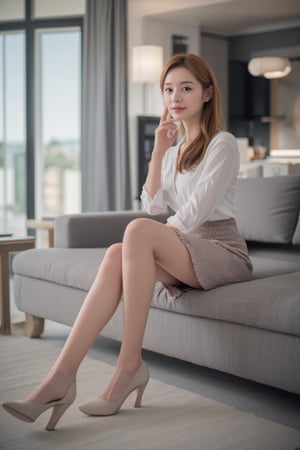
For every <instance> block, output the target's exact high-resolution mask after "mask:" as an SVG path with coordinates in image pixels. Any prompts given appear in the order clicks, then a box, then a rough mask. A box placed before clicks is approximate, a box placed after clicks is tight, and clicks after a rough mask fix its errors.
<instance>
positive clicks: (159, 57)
mask: <svg viewBox="0 0 300 450" xmlns="http://www.w3.org/2000/svg"><path fill="white" fill-rule="evenodd" d="M162 68H163V48H162V47H161V46H160V45H138V46H136V47H133V49H132V81H133V82H134V83H141V84H143V113H144V114H145V113H146V114H147V98H146V97H147V95H146V86H147V85H148V84H149V83H156V82H158V81H159V79H160V75H161V71H162Z"/></svg>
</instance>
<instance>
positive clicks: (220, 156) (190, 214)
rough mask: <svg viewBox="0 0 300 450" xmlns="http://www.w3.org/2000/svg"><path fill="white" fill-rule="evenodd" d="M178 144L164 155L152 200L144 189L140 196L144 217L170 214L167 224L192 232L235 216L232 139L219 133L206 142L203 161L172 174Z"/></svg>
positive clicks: (237, 161) (236, 164) (234, 145)
mask: <svg viewBox="0 0 300 450" xmlns="http://www.w3.org/2000/svg"><path fill="white" fill-rule="evenodd" d="M179 148H180V143H178V144H177V145H176V146H173V147H170V148H169V149H168V150H167V152H166V153H165V155H164V158H163V162H162V170H161V186H160V188H159V189H158V191H157V192H156V194H155V195H154V197H153V198H152V197H151V196H150V195H149V194H148V192H147V190H146V188H145V187H143V191H142V194H141V200H142V203H143V206H144V208H145V210H146V211H147V213H148V214H151V215H155V214H159V213H161V212H165V211H166V207H167V206H169V207H170V208H171V209H172V210H173V211H174V212H175V214H174V215H171V216H170V217H169V218H168V220H167V222H168V223H169V224H170V225H172V226H174V227H176V228H178V229H179V230H180V231H182V232H183V233H190V232H193V231H195V230H196V229H197V228H198V227H199V226H200V225H202V224H203V223H204V222H206V221H212V220H222V219H229V218H234V217H235V202H234V198H235V187H236V181H237V176H238V172H239V166H240V157H239V150H238V146H237V142H236V139H235V138H234V136H233V135H232V134H230V133H228V132H225V131H220V132H219V133H217V134H216V135H215V136H214V137H213V139H212V140H211V142H210V143H209V145H208V147H207V150H206V152H205V155H204V158H203V159H202V161H201V162H200V163H199V164H198V166H197V167H195V168H194V169H192V170H189V171H187V172H184V173H180V172H177V171H176V162H177V154H178V151H179Z"/></svg>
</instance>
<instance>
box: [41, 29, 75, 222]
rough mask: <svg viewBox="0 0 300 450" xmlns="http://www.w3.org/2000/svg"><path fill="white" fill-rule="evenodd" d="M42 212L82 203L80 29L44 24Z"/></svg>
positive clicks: (56, 211) (68, 209) (46, 214)
mask: <svg viewBox="0 0 300 450" xmlns="http://www.w3.org/2000/svg"><path fill="white" fill-rule="evenodd" d="M37 40H38V46H37V48H38V49H39V51H38V58H37V59H38V64H37V73H38V74H40V78H39V80H38V82H37V86H38V92H37V98H39V100H40V101H39V107H38V109H37V117H36V125H37V128H38V129H39V132H38V133H37V137H38V136H39V138H38V142H37V145H36V156H37V161H39V164H38V170H37V177H38V179H40V180H41V183H37V185H38V186H39V188H40V191H39V194H38V197H39V198H38V202H37V215H38V216H41V217H55V216H58V215H60V214H65V213H74V212H75V213H76V212H79V211H80V209H81V202H80V198H81V196H80V192H81V188H80V185H81V177H80V139H81V136H80V122H81V114H80V107H81V95H80V91H81V43H80V42H81V33H80V30H78V29H77V30H76V29H69V30H64V29H61V30H59V29H52V30H49V31H48V30H42V31H41V30H39V31H38V32H37Z"/></svg>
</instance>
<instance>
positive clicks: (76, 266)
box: [13, 248, 106, 291]
mask: <svg viewBox="0 0 300 450" xmlns="http://www.w3.org/2000/svg"><path fill="white" fill-rule="evenodd" d="M105 251H106V249H103V248H95V249H94V248H89V249H86V248H72V249H59V248H49V249H47V248H43V249H33V250H26V251H24V252H20V253H18V254H17V255H16V256H15V257H14V259H13V271H14V273H17V274H19V275H25V276H27V277H30V278H38V279H40V280H47V281H50V282H53V283H57V284H61V285H64V286H69V287H74V288H77V289H81V290H84V291H88V290H89V288H90V287H91V285H92V282H93V280H94V278H95V276H96V273H97V270H98V268H99V266H100V263H101V260H102V259H103V256H104V253H105Z"/></svg>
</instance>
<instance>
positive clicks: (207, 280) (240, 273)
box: [164, 219, 253, 297]
mask: <svg viewBox="0 0 300 450" xmlns="http://www.w3.org/2000/svg"><path fill="white" fill-rule="evenodd" d="M176 232H177V234H178V236H179V238H180V239H181V241H182V242H183V243H184V245H185V246H186V248H187V250H188V251H189V253H190V255H191V259H192V263H193V266H194V270H195V273H196V276H197V278H198V281H199V283H200V285H201V287H202V288H203V289H205V290H208V289H213V288H215V287H218V286H222V285H225V284H231V283H238V282H242V281H249V280H250V279H251V277H252V271H253V266H252V263H251V260H250V258H249V255H248V249H247V245H246V242H245V240H244V239H243V237H242V236H241V235H240V233H239V231H238V228H237V225H236V221H235V220H234V219H226V220H216V221H209V222H205V223H204V224H203V225H201V226H200V227H199V228H198V229H197V230H196V231H194V232H193V233H182V232H181V231H179V230H177V231H176ZM164 287H165V288H166V289H167V290H168V293H169V295H170V296H171V297H178V296H179V295H180V294H181V293H182V292H183V291H185V290H187V289H191V288H189V287H188V286H186V285H177V286H164Z"/></svg>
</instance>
